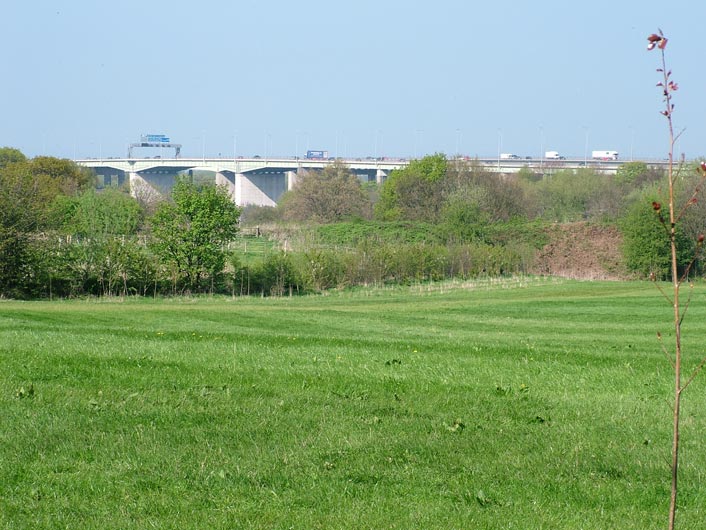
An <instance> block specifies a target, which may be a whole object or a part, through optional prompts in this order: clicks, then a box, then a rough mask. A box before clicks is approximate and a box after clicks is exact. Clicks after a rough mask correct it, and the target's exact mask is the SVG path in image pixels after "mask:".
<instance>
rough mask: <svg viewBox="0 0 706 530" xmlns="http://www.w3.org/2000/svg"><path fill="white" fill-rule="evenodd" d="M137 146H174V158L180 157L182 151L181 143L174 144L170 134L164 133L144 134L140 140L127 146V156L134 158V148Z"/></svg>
mask: <svg viewBox="0 0 706 530" xmlns="http://www.w3.org/2000/svg"><path fill="white" fill-rule="evenodd" d="M135 147H159V148H160V149H161V148H164V147H168V148H174V158H179V153H181V144H173V143H172V142H171V140H170V138H169V136H165V135H163V134H143V135H142V136H141V137H140V141H139V142H137V143H134V144H130V145H129V146H128V148H127V157H128V158H132V150H133V149H134V148H135Z"/></svg>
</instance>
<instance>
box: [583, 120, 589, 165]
mask: <svg viewBox="0 0 706 530" xmlns="http://www.w3.org/2000/svg"><path fill="white" fill-rule="evenodd" d="M583 130H584V133H585V136H586V142H585V144H584V147H583V165H584V166H586V164H587V163H588V127H584V128H583Z"/></svg>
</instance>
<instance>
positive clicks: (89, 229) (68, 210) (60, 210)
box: [51, 188, 143, 239]
mask: <svg viewBox="0 0 706 530" xmlns="http://www.w3.org/2000/svg"><path fill="white" fill-rule="evenodd" d="M51 213H52V217H53V223H54V225H55V226H56V227H57V228H59V229H60V230H62V231H63V232H65V233H68V234H71V235H77V236H83V237H90V238H94V239H95V238H104V237H108V236H116V235H120V236H126V235H134V234H136V233H137V230H138V228H139V227H140V225H141V223H142V216H143V214H142V209H141V208H140V205H139V204H138V203H137V201H136V200H135V199H134V198H133V197H131V196H130V195H128V194H127V193H125V192H123V191H120V190H118V189H115V188H108V189H105V190H103V191H101V192H100V193H98V192H96V191H95V190H94V189H88V190H86V191H85V192H83V193H81V194H80V195H78V196H75V197H67V196H65V195H62V196H59V197H57V199H56V200H55V201H54V203H53V204H52V208H51Z"/></svg>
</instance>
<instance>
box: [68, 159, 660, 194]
mask: <svg viewBox="0 0 706 530" xmlns="http://www.w3.org/2000/svg"><path fill="white" fill-rule="evenodd" d="M478 161H479V162H480V163H482V164H483V165H485V166H486V168H487V169H488V170H490V171H497V172H500V173H512V172H517V171H519V170H520V169H521V168H522V167H525V166H528V167H529V168H530V169H532V170H533V171H537V172H540V173H547V172H552V171H556V170H557V169H564V168H568V169H576V168H581V167H585V166H589V167H592V168H597V169H599V170H601V171H604V172H606V173H614V172H615V171H616V169H617V168H618V167H619V166H620V165H621V164H623V163H624V161H594V160H588V161H586V160H584V159H581V160H546V159H542V160H540V159H533V160H503V159H497V158H495V159H491V158H485V159H478ZM341 162H342V163H343V164H345V165H346V166H348V167H349V168H350V170H351V171H352V172H353V173H354V174H355V175H356V176H357V177H358V178H359V179H360V180H361V181H363V182H377V183H381V182H383V181H384V180H385V178H387V176H388V175H389V174H390V172H391V171H392V170H393V169H399V168H402V167H405V166H407V164H409V161H408V160H406V159H371V158H366V159H358V158H356V159H344V160H341ZM76 163H77V164H79V165H81V166H84V167H88V168H91V169H93V170H94V171H95V173H96V175H97V176H98V186H99V187H103V186H123V185H125V184H128V185H129V186H130V191H131V193H132V194H133V195H135V196H141V197H143V198H149V197H151V196H156V195H158V194H161V193H165V192H169V190H170V189H171V188H172V186H173V185H174V182H175V178H176V177H177V175H183V174H189V172H193V171H209V172H213V173H215V175H216V184H219V185H223V186H225V187H226V188H227V189H228V191H229V193H230V194H231V196H232V197H233V201H234V202H235V203H236V204H237V205H239V206H245V205H248V204H252V205H257V206H274V205H276V204H277V201H278V200H279V198H280V197H281V196H282V194H284V193H285V192H286V191H287V190H290V189H292V187H293V186H294V184H295V183H296V180H297V174H298V173H299V172H300V171H306V170H316V169H322V168H324V167H326V166H327V165H329V164H331V163H332V161H331V160H323V159H303V158H267V159H265V158H160V157H155V158H103V159H83V160H76ZM661 163H662V164H663V162H661Z"/></svg>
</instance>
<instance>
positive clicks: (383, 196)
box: [375, 153, 448, 221]
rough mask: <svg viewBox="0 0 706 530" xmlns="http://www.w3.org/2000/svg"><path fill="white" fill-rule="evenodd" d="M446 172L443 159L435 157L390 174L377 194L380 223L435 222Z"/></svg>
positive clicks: (446, 164)
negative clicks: (400, 221) (378, 194)
mask: <svg viewBox="0 0 706 530" xmlns="http://www.w3.org/2000/svg"><path fill="white" fill-rule="evenodd" d="M447 168H448V161H447V160H446V156H445V155H443V154H439V153H437V154H435V155H429V156H425V157H424V158H422V159H420V160H412V161H411V162H410V163H409V165H408V166H407V167H405V168H402V169H397V170H394V171H392V173H390V176H389V177H388V179H387V180H386V181H385V183H384V184H383V186H382V188H381V190H380V198H379V200H378V202H377V204H376V205H375V214H376V217H377V218H378V219H381V220H383V221H399V220H410V221H437V220H438V219H439V216H440V213H441V209H442V207H443V199H444V190H443V185H442V182H443V180H444V179H445V177H446V171H447Z"/></svg>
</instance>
